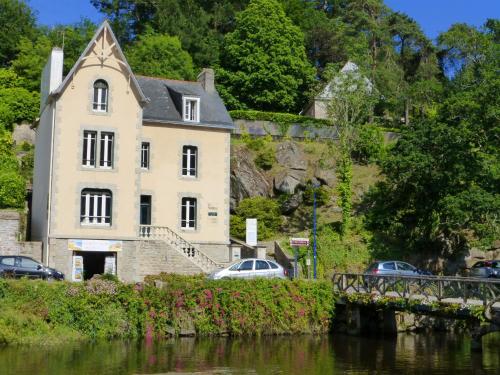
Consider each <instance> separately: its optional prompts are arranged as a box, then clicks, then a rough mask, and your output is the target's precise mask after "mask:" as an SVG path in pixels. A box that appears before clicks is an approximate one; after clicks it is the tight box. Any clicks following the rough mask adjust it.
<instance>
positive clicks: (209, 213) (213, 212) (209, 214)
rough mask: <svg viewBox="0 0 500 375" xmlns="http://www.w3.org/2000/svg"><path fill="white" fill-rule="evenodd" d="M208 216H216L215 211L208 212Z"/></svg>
mask: <svg viewBox="0 0 500 375" xmlns="http://www.w3.org/2000/svg"><path fill="white" fill-rule="evenodd" d="M208 216H217V211H208Z"/></svg>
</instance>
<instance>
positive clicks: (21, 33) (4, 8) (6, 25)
mask: <svg viewBox="0 0 500 375" xmlns="http://www.w3.org/2000/svg"><path fill="white" fill-rule="evenodd" d="M0 30H2V32H1V34H0V67H2V66H3V67H5V66H7V65H8V64H9V62H10V61H11V60H12V59H13V58H14V57H15V56H16V52H17V46H18V43H19V40H20V39H21V37H27V38H32V37H33V36H34V35H35V16H34V15H33V11H32V10H31V9H30V7H29V6H28V5H27V4H26V2H25V1H20V0H0Z"/></svg>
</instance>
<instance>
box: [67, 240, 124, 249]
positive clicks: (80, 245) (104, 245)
mask: <svg viewBox="0 0 500 375" xmlns="http://www.w3.org/2000/svg"><path fill="white" fill-rule="evenodd" d="M122 245H123V244H122V241H115V240H76V239H70V240H68V250H72V251H106V252H107V251H122Z"/></svg>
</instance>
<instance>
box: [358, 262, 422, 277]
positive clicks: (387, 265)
mask: <svg viewBox="0 0 500 375" xmlns="http://www.w3.org/2000/svg"><path fill="white" fill-rule="evenodd" d="M365 274H368V275H376V276H377V275H381V276H384V275H386V276H400V275H401V276H417V275H432V273H431V272H429V271H427V270H421V269H419V268H417V267H415V266H412V265H411V264H408V263H406V262H401V261H398V260H388V261H382V262H380V261H379V262H373V263H372V264H370V266H369V267H368V268H367V269H366V271H365Z"/></svg>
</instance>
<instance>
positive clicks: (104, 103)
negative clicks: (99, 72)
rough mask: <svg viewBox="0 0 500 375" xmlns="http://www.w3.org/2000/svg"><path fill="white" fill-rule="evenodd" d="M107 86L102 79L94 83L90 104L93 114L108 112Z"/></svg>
mask: <svg viewBox="0 0 500 375" xmlns="http://www.w3.org/2000/svg"><path fill="white" fill-rule="evenodd" d="M108 91H109V90H108V84H107V82H106V81H104V80H102V79H98V80H97V81H95V82H94V100H93V103H92V109H93V110H94V111H95V112H107V111H108Z"/></svg>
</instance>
